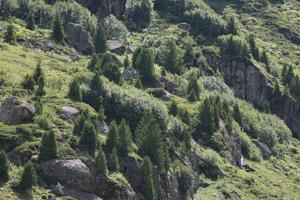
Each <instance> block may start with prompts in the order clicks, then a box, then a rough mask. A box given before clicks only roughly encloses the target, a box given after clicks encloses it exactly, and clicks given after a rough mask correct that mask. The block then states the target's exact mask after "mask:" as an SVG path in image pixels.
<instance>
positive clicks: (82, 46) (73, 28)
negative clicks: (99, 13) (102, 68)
mask: <svg viewBox="0 0 300 200" xmlns="http://www.w3.org/2000/svg"><path fill="white" fill-rule="evenodd" d="M66 41H67V43H68V44H69V45H71V46H72V47H74V48H75V49H76V51H78V52H81V53H83V54H91V53H92V51H93V48H94V46H93V41H92V37H91V36H90V34H89V32H87V31H86V30H84V28H83V27H82V26H81V25H80V24H75V23H72V22H68V23H67V25H66Z"/></svg>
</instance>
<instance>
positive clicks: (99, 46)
mask: <svg viewBox="0 0 300 200" xmlns="http://www.w3.org/2000/svg"><path fill="white" fill-rule="evenodd" d="M94 46H95V52H96V53H97V54H98V53H105V51H106V48H107V46H106V36H105V32H104V30H103V27H102V25H101V24H98V27H97V31H96V34H95V36H94Z"/></svg>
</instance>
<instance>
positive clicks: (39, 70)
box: [33, 61, 43, 83]
mask: <svg viewBox="0 0 300 200" xmlns="http://www.w3.org/2000/svg"><path fill="white" fill-rule="evenodd" d="M42 75H43V70H42V66H41V61H38V62H37V65H36V67H35V69H34V72H33V79H34V81H35V82H36V83H37V82H38V80H39V78H40V77H41V76H42Z"/></svg>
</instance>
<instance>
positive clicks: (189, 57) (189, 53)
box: [183, 44, 195, 67]
mask: <svg viewBox="0 0 300 200" xmlns="http://www.w3.org/2000/svg"><path fill="white" fill-rule="evenodd" d="M194 59H195V55H194V52H193V46H192V44H188V45H187V46H186V48H185V51H184V55H183V60H184V64H185V65H186V66H188V67H191V66H193V63H194Z"/></svg>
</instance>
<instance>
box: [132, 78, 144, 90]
mask: <svg viewBox="0 0 300 200" xmlns="http://www.w3.org/2000/svg"><path fill="white" fill-rule="evenodd" d="M134 86H135V87H136V88H138V89H142V87H143V85H142V81H141V79H140V78H137V79H136V81H135V84H134Z"/></svg>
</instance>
